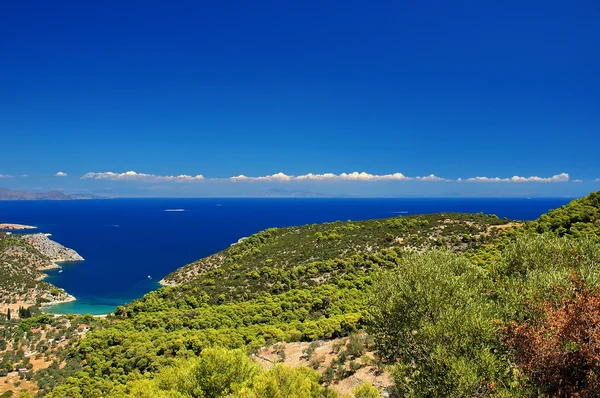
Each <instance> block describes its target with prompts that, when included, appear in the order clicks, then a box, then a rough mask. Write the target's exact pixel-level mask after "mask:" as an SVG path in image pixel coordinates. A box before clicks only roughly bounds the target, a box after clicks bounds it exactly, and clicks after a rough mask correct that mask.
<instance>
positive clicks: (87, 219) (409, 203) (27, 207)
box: [0, 198, 570, 314]
mask: <svg viewBox="0 0 600 398" xmlns="http://www.w3.org/2000/svg"><path fill="white" fill-rule="evenodd" d="M569 201H570V199H567V198H543V199H540V198H533V199H524V198H523V199H462V198H461V199H454V198H453V199H439V198H437V199H433V198H431V199H429V198H428V199H111V200H77V201H64V202H59V201H22V202H3V201H0V222H12V223H22V224H30V225H36V226H37V227H38V228H39V229H38V231H39V232H46V233H50V234H52V239H54V240H56V241H58V242H60V243H62V244H63V245H65V246H67V247H70V248H72V249H75V250H76V251H77V252H79V254H81V255H82V256H83V257H84V258H85V261H83V262H80V263H72V264H65V265H64V266H63V272H62V273H58V270H53V271H49V275H50V277H49V278H48V279H47V280H48V281H49V282H51V283H53V284H55V285H56V286H59V287H61V288H63V289H65V290H66V291H67V292H69V293H71V294H73V295H74V296H75V297H76V298H77V301H75V302H73V303H68V304H62V305H57V306H55V307H52V308H50V311H52V312H55V313H91V314H103V313H107V312H112V311H113V310H114V309H115V307H116V306H117V305H121V304H124V303H127V302H129V301H131V300H133V299H136V298H139V297H141V296H142V295H143V294H145V293H147V292H148V291H150V290H153V289H156V288H157V287H158V283H157V282H158V281H159V280H160V279H161V278H162V277H163V276H165V275H166V274H168V273H169V272H171V271H173V270H175V269H177V268H179V267H181V266H183V265H185V264H187V263H189V262H192V261H194V260H196V259H199V258H201V257H205V256H207V255H210V254H212V253H215V252H217V251H219V250H222V249H224V248H226V247H228V246H229V245H230V244H231V243H233V242H236V241H237V240H238V239H239V238H241V237H244V236H248V235H251V234H253V233H255V232H257V231H260V230H262V229H265V228H269V227H283V226H288V225H302V224H310V223H321V222H326V221H336V220H363V219H369V218H381V217H392V216H397V215H410V214H420V213H437V212H472V213H476V212H484V213H493V214H497V215H498V216H499V217H508V218H511V219H519V220H530V219H535V218H537V217H538V216H539V215H540V214H542V213H544V212H546V211H548V210H549V209H553V208H557V207H560V206H562V205H564V204H566V203H568V202H569ZM169 209H184V210H185V211H165V210H169ZM0 277H2V276H1V275H0Z"/></svg>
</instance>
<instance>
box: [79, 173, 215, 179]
mask: <svg viewBox="0 0 600 398" xmlns="http://www.w3.org/2000/svg"><path fill="white" fill-rule="evenodd" d="M81 178H82V179H92V180H112V181H175V182H192V181H202V180H204V177H203V176H202V175H200V174H198V175H196V176H189V175H185V174H182V175H178V176H159V175H155V174H145V173H136V172H135V171H126V172H125V173H113V172H112V171H107V172H101V173H86V174H84V175H83V176H82V177H81Z"/></svg>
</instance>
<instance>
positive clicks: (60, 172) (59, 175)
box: [55, 171, 68, 177]
mask: <svg viewBox="0 0 600 398" xmlns="http://www.w3.org/2000/svg"><path fill="white" fill-rule="evenodd" d="M67 175H68V174H67V173H63V172H62V171H59V172H58V173H56V174H55V176H56V177H66V176H67Z"/></svg>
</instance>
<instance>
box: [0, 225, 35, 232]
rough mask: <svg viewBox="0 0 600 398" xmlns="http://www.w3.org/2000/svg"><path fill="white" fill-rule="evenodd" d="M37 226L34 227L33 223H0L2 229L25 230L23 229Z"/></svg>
mask: <svg viewBox="0 0 600 398" xmlns="http://www.w3.org/2000/svg"><path fill="white" fill-rule="evenodd" d="M36 228H37V227H34V226H32V225H23V224H9V223H0V230H5V231H11V230H12V231H18V230H23V229H36Z"/></svg>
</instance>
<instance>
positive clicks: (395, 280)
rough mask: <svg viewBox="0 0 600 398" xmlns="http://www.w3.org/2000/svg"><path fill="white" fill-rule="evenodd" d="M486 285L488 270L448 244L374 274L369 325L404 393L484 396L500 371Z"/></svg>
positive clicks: (494, 311) (492, 310)
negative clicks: (492, 377) (447, 248)
mask: <svg viewBox="0 0 600 398" xmlns="http://www.w3.org/2000/svg"><path fill="white" fill-rule="evenodd" d="M489 287H490V279H489V276H488V274H487V272H486V271H485V270H483V269H482V268H480V267H477V266H475V265H473V264H472V263H471V262H469V261H468V260H467V259H466V258H464V257H463V256H458V255H456V254H453V253H450V252H446V251H430V252H426V253H424V254H418V253H413V254H409V255H407V256H406V257H405V258H404V259H403V260H402V262H401V263H400V265H399V266H398V267H397V268H395V269H393V270H390V271H383V272H381V273H379V274H378V275H376V276H375V278H374V283H373V289H372V292H371V295H370V298H369V304H370V306H369V307H370V313H369V325H370V326H369V332H370V333H371V334H372V335H373V336H374V338H375V341H376V344H377V346H378V352H379V354H380V356H381V357H382V358H383V359H384V360H387V361H388V362H389V363H396V365H395V366H394V371H393V374H394V379H395V382H396V387H397V388H398V390H399V391H400V393H401V394H402V395H403V396H414V397H419V396H423V397H425V396H427V397H428V396H471V395H480V394H483V395H485V394H486V393H487V392H488V390H489V386H488V384H487V383H486V380H487V379H488V378H489V376H490V375H496V374H499V373H502V372H504V371H505V364H504V362H503V361H502V359H501V358H499V357H498V356H497V355H495V354H494V350H495V348H496V347H495V344H494V341H495V333H496V330H497V325H496V324H495V322H494V320H495V317H496V314H497V309H496V306H495V305H494V303H493V302H492V301H491V300H488V299H487V297H486V294H487V292H488V290H489Z"/></svg>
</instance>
